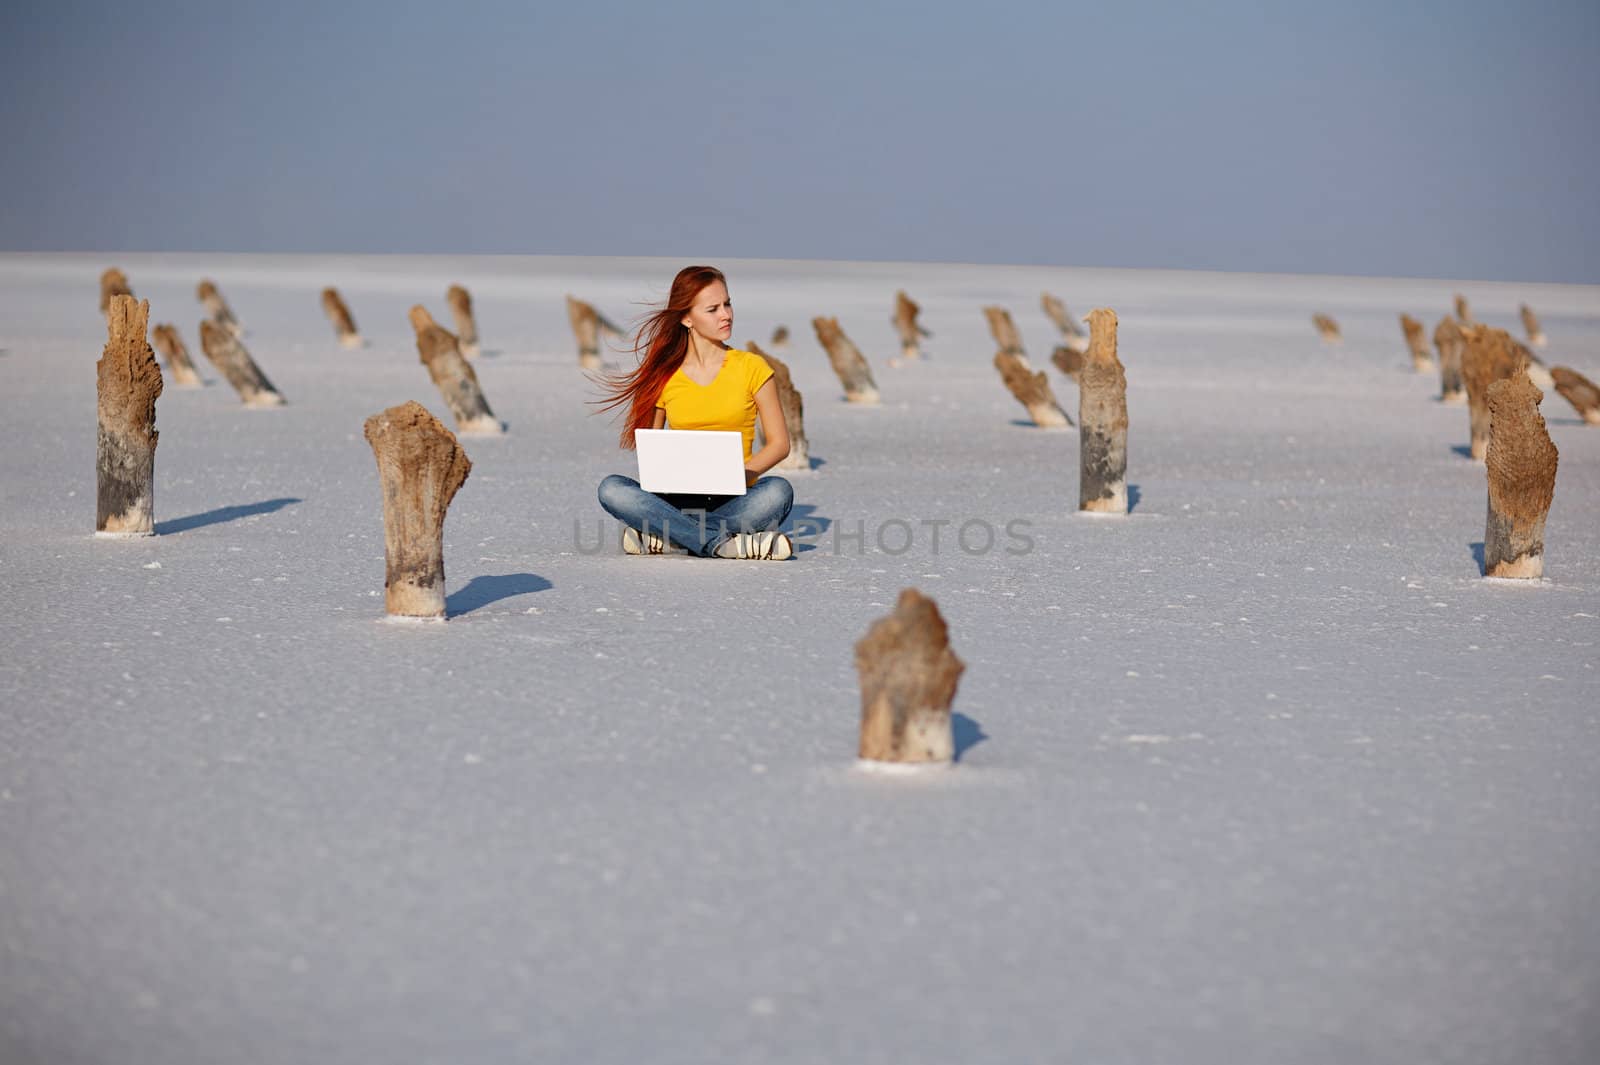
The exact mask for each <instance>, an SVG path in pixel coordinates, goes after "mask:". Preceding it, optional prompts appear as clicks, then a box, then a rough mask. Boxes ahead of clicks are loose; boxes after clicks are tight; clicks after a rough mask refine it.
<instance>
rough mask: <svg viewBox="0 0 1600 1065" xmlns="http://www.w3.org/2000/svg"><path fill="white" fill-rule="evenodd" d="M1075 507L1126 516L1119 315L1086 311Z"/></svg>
mask: <svg viewBox="0 0 1600 1065" xmlns="http://www.w3.org/2000/svg"><path fill="white" fill-rule="evenodd" d="M1078 421H1079V423H1080V425H1079V429H1078V509H1079V510H1087V511H1090V512H1092V513H1096V514H1126V513H1127V512H1128V377H1127V374H1126V373H1125V372H1124V371H1123V368H1122V361H1121V360H1120V359H1118V358H1117V312H1116V311H1113V310H1112V309H1111V308H1109V307H1096V308H1095V309H1094V310H1092V311H1090V312H1089V351H1088V353H1087V354H1085V355H1084V357H1083V370H1082V372H1081V373H1080V374H1079V375H1078Z"/></svg>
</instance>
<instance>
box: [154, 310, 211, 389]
mask: <svg viewBox="0 0 1600 1065" xmlns="http://www.w3.org/2000/svg"><path fill="white" fill-rule="evenodd" d="M150 336H151V338H152V339H153V340H154V341H155V345H156V350H157V351H159V352H161V357H162V358H164V359H166V360H167V371H168V372H169V373H171V374H172V381H173V383H174V384H176V385H177V386H178V387H179V388H202V387H204V386H205V382H204V381H202V380H200V372H199V371H198V370H196V369H195V368H194V360H193V359H191V358H189V349H188V347H186V346H185V345H184V343H183V338H182V337H181V336H179V335H178V327H177V326H175V325H158V326H156V327H155V328H154V329H152V330H151V331H150Z"/></svg>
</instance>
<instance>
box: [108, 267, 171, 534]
mask: <svg viewBox="0 0 1600 1065" xmlns="http://www.w3.org/2000/svg"><path fill="white" fill-rule="evenodd" d="M149 323H150V303H149V301H148V300H135V299H134V298H133V297H132V296H123V295H114V296H112V297H111V303H110V306H109V308H108V313H107V315H106V331H107V333H108V339H107V340H106V346H105V351H104V353H103V354H101V356H100V361H99V362H97V363H96V364H95V371H96V376H97V377H98V382H97V391H98V399H97V402H96V414H97V415H98V420H99V433H98V437H99V439H98V443H97V446H96V449H95V518H94V528H95V534H96V535H98V536H150V535H153V534H154V533H155V528H156V526H155V471H156V440H157V437H158V436H159V435H160V434H158V433H157V432H156V397H157V396H159V395H161V367H160V366H159V365H158V364H157V363H156V353H155V352H154V351H152V350H150V345H149V343H147V342H146V341H145V330H146V329H147V328H148V327H149Z"/></svg>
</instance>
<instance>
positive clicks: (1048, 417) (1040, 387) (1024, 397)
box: [994, 351, 1072, 429]
mask: <svg viewBox="0 0 1600 1065" xmlns="http://www.w3.org/2000/svg"><path fill="white" fill-rule="evenodd" d="M994 368H995V369H996V370H997V371H999V373H1000V380H1001V381H1003V382H1005V386H1006V388H1007V389H1009V390H1010V392H1011V394H1012V395H1013V396H1015V397H1016V400H1017V402H1018V403H1021V404H1022V405H1023V407H1025V408H1027V411H1028V417H1029V418H1031V419H1032V420H1033V424H1034V425H1037V426H1038V427H1039V428H1041V429H1066V428H1068V427H1069V426H1071V425H1072V419H1071V418H1069V417H1067V412H1066V411H1064V410H1062V409H1061V404H1060V403H1058V402H1056V394H1055V392H1054V391H1053V390H1052V389H1051V388H1050V378H1049V377H1048V376H1047V375H1046V374H1045V372H1044V371H1043V370H1040V371H1039V372H1038V373H1034V372H1033V370H1032V369H1031V368H1030V367H1029V366H1028V364H1027V361H1026V360H1025V359H1023V357H1022V356H1020V355H1018V354H1017V353H1016V352H1014V351H997V352H995V353H994Z"/></svg>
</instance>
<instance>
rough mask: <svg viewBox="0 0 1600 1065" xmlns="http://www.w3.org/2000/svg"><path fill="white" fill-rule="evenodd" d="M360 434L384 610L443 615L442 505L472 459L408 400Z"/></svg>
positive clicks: (371, 420)
mask: <svg viewBox="0 0 1600 1065" xmlns="http://www.w3.org/2000/svg"><path fill="white" fill-rule="evenodd" d="M457 357H458V358H459V357H460V356H459V354H458V356H457ZM364 434H365V436H366V438H367V443H369V444H371V445H372V454H373V457H374V458H376V459H377V460H378V482H379V484H380V486H381V487H382V489H383V548H384V552H383V553H384V579H383V589H384V595H383V600H384V608H385V609H386V611H387V612H388V613H389V614H390V615H393V616H395V617H411V618H443V617H444V610H445V597H444V518H445V511H446V510H448V509H449V506H450V501H451V500H452V499H454V498H455V495H456V491H457V490H458V489H459V488H460V487H461V486H462V484H463V483H465V482H466V479H467V474H468V473H470V472H472V462H471V460H470V459H468V458H467V453H466V452H465V451H463V450H461V445H460V443H459V442H457V440H456V438H455V434H453V433H451V432H450V430H448V429H446V428H445V427H444V426H443V425H441V424H439V419H437V418H435V417H434V416H433V415H431V414H429V413H428V411H427V410H426V409H425V408H424V407H423V406H422V404H420V403H417V402H415V401H410V402H406V403H402V404H400V405H399V406H398V407H390V408H389V409H388V410H386V411H382V412H381V413H378V414H374V415H373V416H372V417H370V418H368V419H367V420H366V423H365V426H364Z"/></svg>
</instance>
